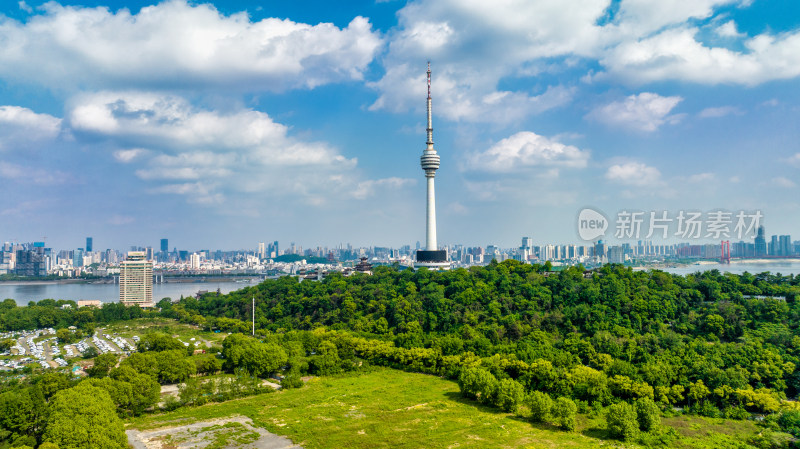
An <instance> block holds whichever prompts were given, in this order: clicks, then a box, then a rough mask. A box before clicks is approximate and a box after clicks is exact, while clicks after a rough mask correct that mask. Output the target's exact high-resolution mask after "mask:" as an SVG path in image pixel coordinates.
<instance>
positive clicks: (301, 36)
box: [0, 0, 383, 91]
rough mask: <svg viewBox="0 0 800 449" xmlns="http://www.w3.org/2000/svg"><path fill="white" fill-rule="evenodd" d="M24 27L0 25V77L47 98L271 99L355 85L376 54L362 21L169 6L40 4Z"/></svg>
mask: <svg viewBox="0 0 800 449" xmlns="http://www.w3.org/2000/svg"><path fill="white" fill-rule="evenodd" d="M43 10H44V12H43V13H41V14H37V15H34V16H32V17H30V18H29V19H28V20H27V21H26V22H25V23H20V22H16V21H13V20H5V21H3V22H2V23H0V41H2V42H3V45H2V46H0V76H3V77H4V78H8V79H13V80H16V81H18V82H23V83H38V84H41V85H44V86H47V87H51V88H54V89H64V88H69V87H76V86H84V87H85V86H95V87H111V88H113V87H117V86H126V87H130V86H139V87H142V86H145V87H148V88H186V87H189V86H213V87H215V88H227V89H234V90H239V89H242V88H248V89H263V90H273V91H279V90H284V89H289V88H298V87H300V88H313V87H315V86H318V85H321V84H326V83H331V82H338V81H346V80H353V79H355V80H360V79H362V76H363V72H364V70H366V67H367V65H368V64H369V63H370V62H371V61H372V59H373V58H374V56H375V54H376V52H377V51H379V50H380V48H381V47H382V45H383V44H382V40H381V38H380V36H379V34H378V33H376V32H373V31H372V30H371V25H370V23H369V21H368V20H367V19H365V18H363V17H356V18H355V19H353V20H352V21H351V22H350V24H349V25H348V26H347V27H346V28H341V29H340V28H337V27H336V26H334V25H333V24H330V23H320V24H318V25H313V26H312V25H308V24H303V23H296V22H293V21H291V20H288V19H287V20H280V19H274V18H267V19H264V20H261V21H258V22H252V21H251V20H250V19H249V17H248V16H247V14H246V13H238V14H233V15H230V16H225V15H223V14H221V13H220V12H219V11H217V10H216V9H215V8H214V6H213V5H210V4H201V5H196V6H195V5H191V4H189V3H187V2H186V1H185V0H170V1H165V2H163V3H160V4H158V5H154V6H148V7H144V8H142V9H141V10H140V11H139V12H138V13H137V14H131V13H130V12H129V11H128V10H127V9H120V10H118V11H117V12H111V11H109V10H108V8H105V7H98V8H84V7H79V6H61V5H59V4H57V3H55V2H50V3H46V4H45V6H44V7H43Z"/></svg>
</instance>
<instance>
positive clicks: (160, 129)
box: [68, 92, 356, 204]
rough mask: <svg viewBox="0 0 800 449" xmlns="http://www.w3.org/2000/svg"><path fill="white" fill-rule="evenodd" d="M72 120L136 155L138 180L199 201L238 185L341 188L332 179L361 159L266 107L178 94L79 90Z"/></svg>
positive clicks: (120, 154)
mask: <svg viewBox="0 0 800 449" xmlns="http://www.w3.org/2000/svg"><path fill="white" fill-rule="evenodd" d="M68 122H69V124H70V126H71V129H72V131H73V132H74V133H75V135H76V136H78V137H80V138H83V137H90V138H97V137H101V138H103V139H105V140H107V141H110V142H111V145H112V146H117V147H118V148H120V149H118V150H115V151H114V153H113V155H114V157H115V158H116V159H117V160H118V161H119V162H121V163H130V162H132V161H133V160H137V161H138V162H139V164H137V165H138V168H137V169H136V171H135V173H136V175H137V176H138V177H139V178H140V179H142V180H144V181H148V182H153V183H157V184H160V183H166V184H162V185H159V186H156V187H153V188H151V189H150V191H151V192H153V193H170V194H180V195H187V197H188V199H189V200H190V201H193V202H198V203H209V204H212V203H218V202H221V201H222V200H223V199H224V198H225V193H226V192H234V191H235V192H238V193H240V194H248V193H253V194H255V193H261V194H263V193H270V194H278V195H279V194H286V195H295V196H298V197H306V198H310V197H314V196H315V195H318V194H320V192H322V193H330V194H335V193H336V192H334V191H332V190H331V188H332V187H331V186H340V184H341V183H332V182H330V179H332V178H331V176H333V175H336V174H341V173H350V172H351V171H352V169H353V168H354V167H355V164H356V160H355V159H348V158H345V157H344V156H342V155H341V154H339V153H338V152H337V151H336V150H335V149H333V148H331V147H330V146H328V145H327V144H324V143H320V142H306V141H303V140H299V139H297V138H294V137H292V136H290V135H289V128H288V127H286V126H285V125H282V124H280V123H276V122H274V121H273V120H272V119H271V118H270V117H269V116H268V115H267V114H265V113H263V112H259V111H255V110H252V109H236V110H233V111H229V112H220V111H214V110H208V109H201V108H198V107H196V106H193V105H191V104H190V103H189V102H188V101H186V100H185V99H183V98H181V97H177V96H174V95H158V94H153V93H140V92H101V93H97V94H91V95H83V96H79V97H77V98H76V99H75V100H74V101H73V103H72V105H71V108H70V110H69V112H68ZM143 148H147V150H144V149H143ZM346 179H349V177H348V178H346ZM176 181H178V182H182V183H179V184H173V183H174V182H176ZM352 182H355V181H351V183H352ZM344 187H346V186H342V188H344Z"/></svg>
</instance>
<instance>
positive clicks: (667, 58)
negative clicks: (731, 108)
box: [600, 27, 800, 86]
mask: <svg viewBox="0 0 800 449" xmlns="http://www.w3.org/2000/svg"><path fill="white" fill-rule="evenodd" d="M698 31H699V30H698V29H697V28H691V27H679V28H675V29H668V30H665V31H663V32H661V33H659V34H657V35H655V36H652V37H647V38H645V39H641V40H628V41H625V42H623V43H621V44H619V45H617V46H615V47H614V48H612V49H610V50H609V51H608V52H607V53H606V55H605V56H604V57H603V58H602V59H601V60H600V62H601V64H602V65H603V66H605V67H606V69H607V70H608V72H609V73H610V74H611V75H613V76H616V77H619V78H622V79H625V80H628V81H631V82H635V83H649V82H655V81H663V80H682V81H690V82H695V83H699V84H720V83H734V84H744V85H748V86H752V85H757V84H760V83H763V82H766V81H772V80H779V79H789V78H795V77H797V76H798V75H800V32H795V33H785V34H780V35H769V34H761V35H758V36H755V37H753V38H750V39H746V40H744V41H743V45H744V46H745V48H746V51H742V52H739V51H734V50H730V49H728V48H723V47H708V46H705V45H704V44H703V43H701V42H700V41H698V40H697V38H696V35H697V33H698Z"/></svg>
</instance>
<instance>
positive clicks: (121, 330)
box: [103, 318, 228, 344]
mask: <svg viewBox="0 0 800 449" xmlns="http://www.w3.org/2000/svg"><path fill="white" fill-rule="evenodd" d="M103 329H104V330H103V332H105V333H108V334H113V333H116V334H119V335H120V336H122V337H125V338H132V337H133V336H134V335H138V336H140V337H141V336H142V335H144V334H145V333H147V332H162V333H165V334H167V335H177V336H178V338H180V339H181V340H183V341H187V342H188V341H189V339H191V338H196V339H202V340H203V341H209V342H211V343H219V344H222V340H224V339H225V337H226V336H228V334H227V333H225V332H221V333H214V332H208V331H202V330H200V329H198V328H197V326H192V325H189V324H181V323H178V322H177V321H175V320H171V319H167V318H139V319H135V320H128V321H122V322H119V323H114V324H109V325H107V326H105V327H104V328H103Z"/></svg>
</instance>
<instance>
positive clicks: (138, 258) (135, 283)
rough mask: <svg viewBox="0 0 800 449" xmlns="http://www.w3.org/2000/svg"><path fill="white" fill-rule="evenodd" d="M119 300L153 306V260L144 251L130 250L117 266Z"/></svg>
mask: <svg viewBox="0 0 800 449" xmlns="http://www.w3.org/2000/svg"><path fill="white" fill-rule="evenodd" d="M119 302H121V303H122V304H124V305H126V306H131V305H134V304H136V305H139V306H140V307H152V306H153V262H152V261H150V260H147V253H146V252H144V251H130V252H128V257H127V258H126V259H125V260H124V261H123V262H122V263H121V264H120V266H119Z"/></svg>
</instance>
